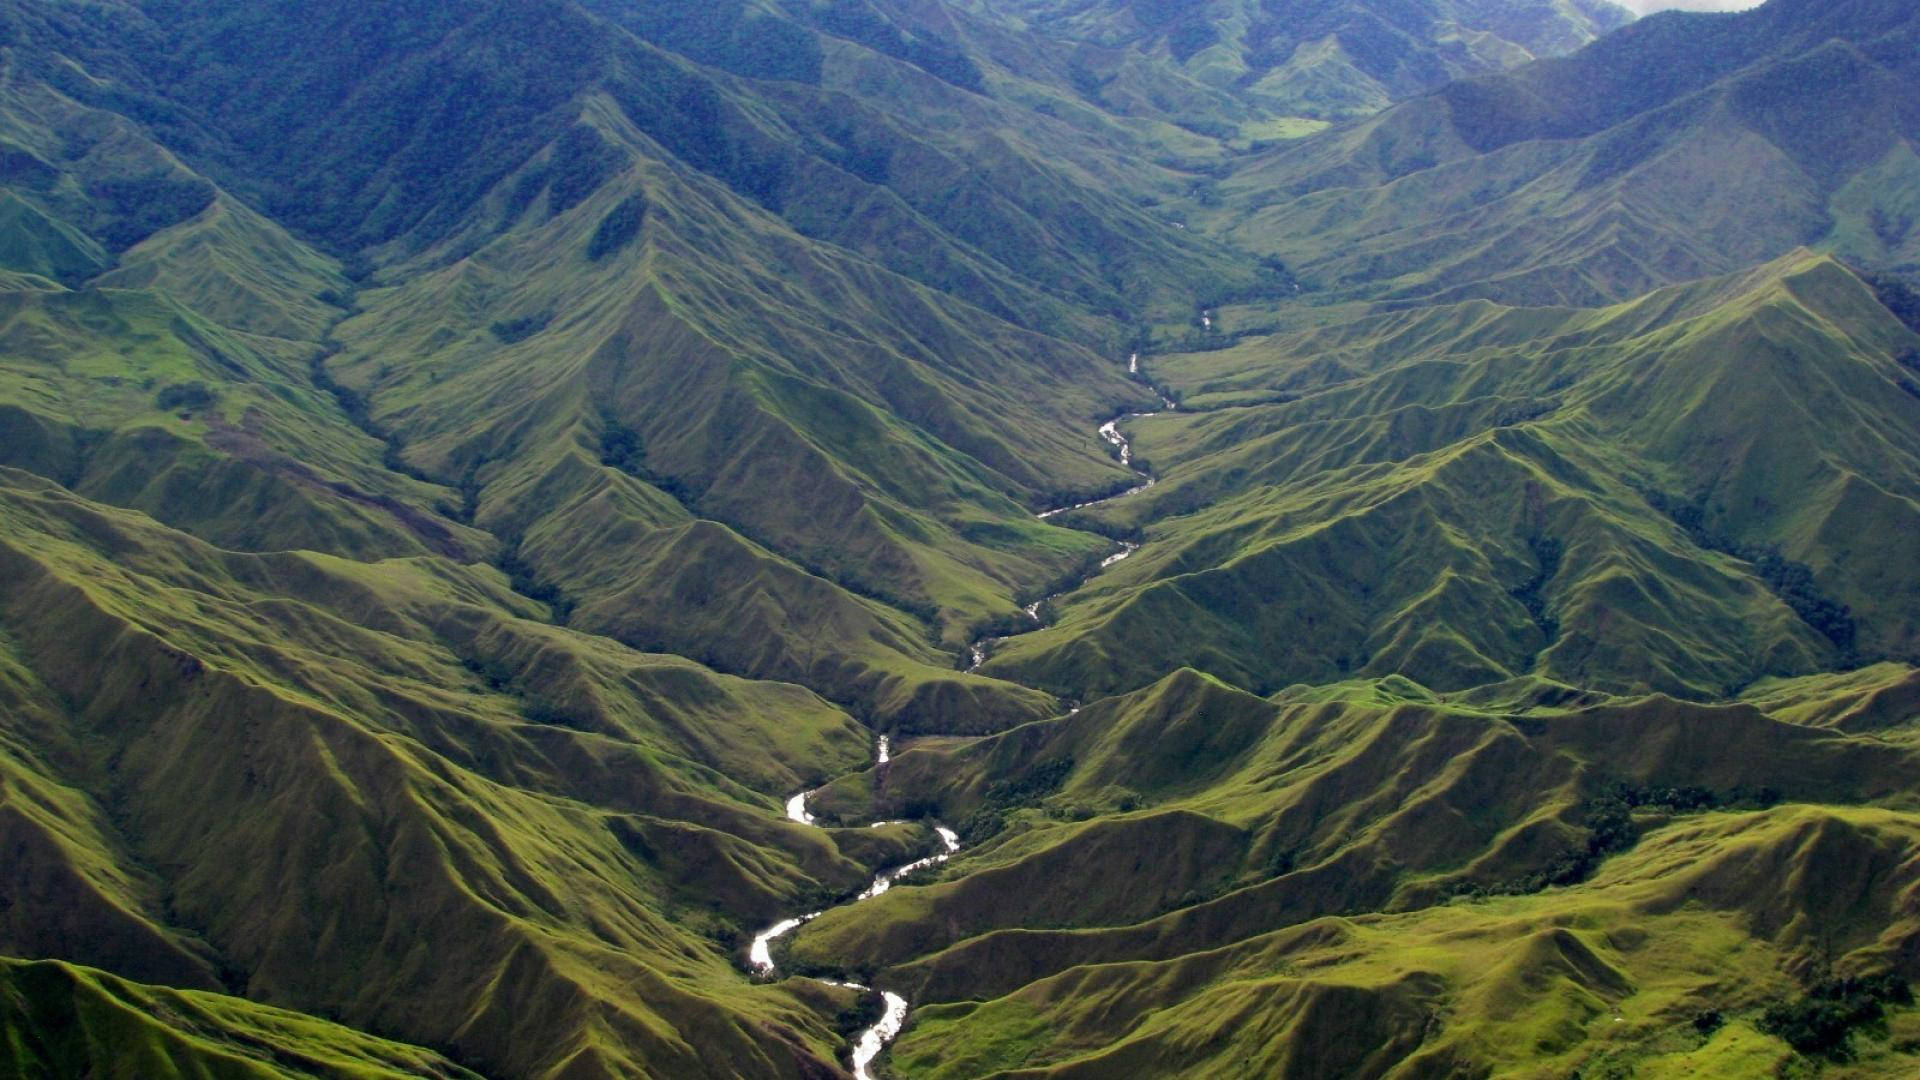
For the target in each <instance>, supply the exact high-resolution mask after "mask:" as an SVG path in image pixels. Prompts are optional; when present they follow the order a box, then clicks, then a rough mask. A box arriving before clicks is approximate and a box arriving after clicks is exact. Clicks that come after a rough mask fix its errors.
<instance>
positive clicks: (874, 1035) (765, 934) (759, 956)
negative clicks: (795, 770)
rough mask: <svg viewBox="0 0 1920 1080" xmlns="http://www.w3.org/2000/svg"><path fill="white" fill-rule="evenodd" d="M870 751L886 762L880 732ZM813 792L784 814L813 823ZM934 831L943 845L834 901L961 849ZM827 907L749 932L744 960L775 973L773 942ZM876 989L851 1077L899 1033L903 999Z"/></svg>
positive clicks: (866, 989)
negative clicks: (876, 1007) (874, 1015)
mask: <svg viewBox="0 0 1920 1080" xmlns="http://www.w3.org/2000/svg"><path fill="white" fill-rule="evenodd" d="M873 756H874V763H875V764H876V765H885V764H886V763H887V762H888V761H890V760H892V742H891V740H889V739H888V738H887V736H885V735H882V736H880V740H879V742H878V743H877V744H875V746H874V755H873ZM812 794H813V792H812V791H803V792H801V793H800V794H798V795H795V796H794V797H793V798H791V799H788V800H787V818H788V819H789V820H791V821H796V822H799V823H800V824H802V825H812V824H814V817H813V815H812V814H811V813H808V811H807V796H809V795H812ZM873 824H874V827H875V828H878V827H879V826H881V825H888V824H894V823H893V822H886V821H876V822H874V823H873ZM933 831H934V833H935V835H937V836H939V838H940V843H941V846H942V848H943V850H941V851H939V852H937V853H935V854H932V855H929V856H927V857H926V858H924V859H915V860H914V861H912V862H910V863H907V864H905V865H902V866H896V867H894V868H893V869H891V870H885V871H882V872H881V873H880V874H878V875H876V876H875V877H874V879H873V882H872V883H871V884H869V885H868V886H867V887H866V889H864V890H862V891H861V893H860V895H858V896H856V897H854V898H853V899H851V900H848V901H847V902H846V903H845V904H841V905H838V906H840V907H845V906H846V905H847V904H857V903H859V902H861V901H862V900H871V899H873V898H874V897H876V896H879V895H880V894H881V893H884V892H886V891H887V890H888V889H891V888H893V883H894V882H896V881H899V880H900V879H901V878H903V877H906V876H907V875H908V874H911V873H913V872H914V871H916V870H924V869H926V868H927V867H929V866H937V865H939V864H940V863H943V862H946V861H947V860H948V859H951V858H953V853H954V852H956V851H959V850H960V836H959V834H958V833H956V832H954V831H953V830H952V829H949V828H947V827H946V826H945V825H938V824H936V825H935V826H934V827H933ZM829 910H831V909H825V908H823V909H821V910H820V911H811V912H808V913H807V914H805V915H796V916H794V917H792V918H790V919H782V920H780V921H779V922H777V923H774V924H773V925H772V926H769V927H767V928H766V929H765V930H762V931H760V933H758V934H756V935H754V939H753V945H752V946H751V947H750V948H749V949H748V950H747V963H748V965H749V966H751V967H752V968H753V972H754V974H756V975H762V976H772V975H773V974H775V973H776V971H777V970H778V968H777V967H776V965H775V964H774V962H773V943H774V941H775V940H776V939H778V938H781V937H784V936H786V935H787V934H790V933H792V932H794V931H795V930H798V929H799V928H800V927H802V926H805V925H806V924H807V923H810V922H812V921H813V920H815V919H817V918H819V917H820V916H822V915H824V914H826V913H827V911H829ZM832 985H834V986H843V987H846V988H847V989H849V990H858V991H860V992H862V993H867V994H871V993H873V992H874V989H873V987H871V986H863V985H861V984H860V983H852V982H836V983H833V984H832ZM879 993H880V1000H881V1003H882V1009H881V1013H880V1019H879V1020H878V1021H876V1022H875V1023H874V1025H873V1026H872V1027H869V1028H867V1029H866V1030H865V1031H862V1032H861V1033H860V1035H859V1037H858V1038H856V1039H855V1040H854V1043H853V1075H854V1077H855V1080H873V1073H872V1071H871V1068H870V1067H871V1066H872V1065H873V1061H874V1059H875V1058H877V1057H879V1056H880V1054H881V1052H882V1051H884V1050H885V1049H886V1048H887V1047H888V1046H890V1045H892V1043H893V1040H894V1039H896V1038H898V1037H899V1035H900V1029H901V1027H902V1026H904V1025H905V1024H906V1022H907V999H906V998H904V997H901V996H900V995H899V994H896V993H894V992H893V991H891V990H882V991H880V992H879Z"/></svg>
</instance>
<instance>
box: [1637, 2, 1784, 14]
mask: <svg viewBox="0 0 1920 1080" xmlns="http://www.w3.org/2000/svg"><path fill="white" fill-rule="evenodd" d="M1618 2H1619V3H1621V4H1623V5H1625V6H1626V7H1627V8H1629V9H1631V10H1632V11H1634V12H1635V13H1636V14H1640V15H1651V14H1653V13H1654V12H1656V11H1669V10H1673V11H1745V10H1747V9H1748V8H1753V7H1759V6H1760V0H1618Z"/></svg>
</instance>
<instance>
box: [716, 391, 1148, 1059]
mask: <svg viewBox="0 0 1920 1080" xmlns="http://www.w3.org/2000/svg"><path fill="white" fill-rule="evenodd" d="M1127 372H1128V373H1129V374H1132V375H1138V374H1140V354H1139V353H1135V354H1133V355H1132V356H1130V357H1128V358H1127ZM1160 402H1161V404H1162V405H1163V406H1165V408H1163V409H1160V410H1156V411H1154V412H1136V413H1122V414H1120V415H1119V416H1116V417H1114V418H1113V419H1111V420H1108V421H1107V422H1106V423H1104V424H1101V425H1100V429H1099V434H1100V437H1101V438H1102V439H1104V440H1106V442H1107V443H1109V444H1110V445H1112V446H1113V447H1114V448H1115V449H1117V450H1118V451H1119V452H1120V464H1122V465H1125V466H1126V467H1128V468H1130V469H1134V471H1135V472H1137V473H1139V475H1140V478H1141V482H1140V483H1139V484H1136V485H1134V486H1133V487H1130V488H1128V489H1126V490H1125V491H1122V492H1120V493H1119V494H1117V495H1109V496H1107V497H1105V498H1102V499H1091V500H1089V501H1087V502H1083V503H1075V504H1073V505H1071V506H1061V507H1056V508H1054V509H1052V510H1047V511H1044V512H1042V513H1040V514H1039V515H1037V516H1038V517H1039V518H1040V519H1041V520H1043V521H1044V520H1050V519H1052V518H1056V517H1059V516H1060V515H1062V514H1067V513H1071V512H1072V511H1075V510H1089V509H1092V508H1093V507H1096V506H1104V505H1105V504H1107V503H1110V502H1115V501H1118V500H1120V499H1124V498H1126V497H1128V496H1130V495H1138V494H1139V493H1140V492H1143V491H1146V490H1147V489H1148V488H1151V487H1153V485H1154V483H1155V481H1154V478H1153V475H1152V474H1151V473H1148V472H1147V471H1146V470H1144V469H1138V468H1135V466H1134V464H1133V444H1132V443H1131V442H1129V441H1128V440H1127V436H1126V433H1125V432H1123V431H1121V430H1120V425H1121V424H1123V423H1126V422H1127V421H1129V420H1143V419H1145V418H1147V417H1149V416H1158V415H1160V414H1161V413H1162V412H1170V411H1173V410H1176V409H1178V408H1179V406H1178V405H1177V404H1175V403H1174V402H1173V400H1172V399H1170V398H1168V397H1166V396H1165V395H1162V396H1161V398H1160ZM1119 545H1120V549H1119V550H1118V551H1116V552H1114V553H1113V554H1111V555H1109V556H1107V557H1106V558H1105V559H1102V560H1101V562H1100V566H1099V570H1096V571H1095V573H1098V572H1100V571H1101V570H1106V569H1107V568H1108V567H1111V566H1113V565H1114V564H1115V563H1118V562H1120V561H1121V560H1123V559H1125V558H1127V557H1128V556H1130V555H1132V554H1133V553H1134V552H1136V551H1139V550H1140V545H1139V544H1137V543H1133V542H1131V541H1124V540H1123V541H1120V542H1119ZM1085 583H1086V581H1085V580H1084V579H1083V580H1082V581H1079V582H1076V583H1074V584H1073V585H1071V586H1069V587H1068V588H1067V589H1065V590H1062V591H1061V592H1059V593H1055V594H1054V595H1053V596H1049V597H1047V598H1046V599H1045V600H1036V601H1034V602H1033V603H1031V604H1028V605H1027V606H1026V608H1025V609H1023V610H1025V611H1026V613H1027V618H1028V619H1030V620H1032V622H1033V623H1034V628H1035V629H1037V628H1038V627H1039V623H1040V607H1041V605H1042V604H1045V603H1046V602H1047V601H1049V600H1053V599H1056V598H1057V597H1060V596H1064V595H1066V593H1067V592H1071V591H1072V590H1073V589H1076V588H1079V587H1080V586H1081V585H1084V584H1085ZM1002 640H1005V639H1004V638H1003V637H995V638H982V639H981V640H979V641H976V642H974V643H973V644H971V645H969V646H968V651H969V653H970V654H971V663H970V665H969V667H968V669H967V670H969V671H972V670H975V669H977V668H979V667H980V665H982V664H984V663H986V660H987V650H988V649H989V647H991V646H992V645H993V644H994V643H995V642H997V641H1002ZM1074 711H1075V712H1078V711H1079V710H1078V709H1075V710H1074ZM891 759H892V742H891V740H890V739H889V738H888V737H887V736H885V735H882V736H880V737H879V739H878V741H877V742H876V743H875V745H874V764H875V766H876V767H877V766H882V765H885V764H887V762H888V761H890V760H891ZM815 790H818V789H808V790H806V791H802V792H800V793H798V794H796V795H794V796H793V797H792V798H790V799H788V800H787V803H786V810H787V819H788V820H789V821H793V822H795V823H797V824H801V825H814V824H817V822H816V821H815V818H814V816H813V814H812V813H811V812H809V811H808V810H807V799H808V797H809V796H811V795H812V794H813V793H814V791H815ZM886 824H891V823H890V822H885V821H876V822H874V823H873V826H874V827H875V828H878V827H879V826H881V825H886ZM933 830H934V833H935V834H936V835H937V836H939V838H940V843H941V845H942V846H943V848H944V850H942V851H939V852H937V853H935V854H933V855H929V856H927V857H925V858H922V859H915V860H914V861H913V862H910V863H907V864H905V865H903V866H896V867H894V868H892V869H890V870H885V871H882V872H881V873H880V874H878V875H876V876H875V877H874V879H873V882H872V884H870V885H868V886H867V887H866V889H864V890H863V891H862V892H861V893H860V894H859V895H858V896H855V897H854V898H853V899H851V900H848V901H845V902H844V903H842V904H838V905H835V906H836V907H845V906H847V905H848V904H858V903H860V902H862V901H864V900H871V899H873V898H874V897H876V896H879V895H880V894H881V893H884V892H886V891H887V890H888V889H890V888H892V887H893V884H894V882H896V881H899V880H900V879H901V878H904V877H906V876H907V875H909V874H912V873H914V872H915V871H918V870H923V869H925V868H927V867H929V866H937V865H939V864H940V863H944V862H946V861H947V860H948V859H950V858H952V857H953V855H954V853H955V852H957V851H959V850H960V836H959V834H958V833H955V832H954V831H953V830H952V829H949V828H947V827H946V826H945V825H942V824H938V823H935V824H934V826H933ZM830 910H833V909H832V908H822V909H821V910H819V911H810V912H807V913H805V914H802V915H795V916H792V917H790V918H786V919H782V920H780V921H779V922H777V923H774V924H773V925H772V926H769V927H767V928H766V929H765V930H762V931H761V932H760V933H758V934H756V935H755V936H754V939H753V944H752V945H751V946H750V947H749V948H748V950H747V964H748V966H749V967H750V968H751V969H752V970H753V973H754V974H756V975H759V976H762V977H771V976H773V975H775V974H776V973H777V972H778V970H779V969H778V965H776V964H775V963H774V959H773V943H774V942H775V941H777V940H778V939H780V938H782V937H784V936H786V935H787V934H790V933H792V932H793V931H795V930H797V929H799V928H800V927H802V926H805V925H806V924H807V923H810V922H812V921H813V920H815V919H817V918H819V917H820V916H822V915H824V914H826V913H827V912H828V911H830ZM824 981H827V982H831V983H832V985H834V986H842V987H846V988H848V989H851V990H859V991H861V992H863V993H876V992H877V993H879V994H880V996H881V1000H882V1002H883V1004H884V1009H883V1010H882V1012H881V1014H880V1019H879V1020H878V1021H876V1022H875V1023H874V1024H873V1026H871V1027H869V1028H867V1029H866V1030H864V1031H862V1032H860V1034H859V1036H858V1037H856V1038H855V1040H854V1043H853V1051H852V1059H853V1061H852V1063H853V1075H854V1077H855V1080H873V1072H872V1065H873V1062H874V1061H875V1060H876V1059H877V1058H879V1056H880V1055H881V1054H882V1053H885V1052H886V1049H887V1047H889V1046H891V1045H893V1041H894V1039H896V1038H898V1037H899V1035H900V1031H901V1029H902V1028H903V1027H904V1026H905V1025H906V1022H907V1013H908V1010H909V1009H910V1008H911V1005H910V1003H909V1002H908V1001H907V999H906V998H905V997H902V996H901V995H899V994H896V993H894V992H893V991H891V990H886V989H880V990H877V991H876V989H875V988H874V987H871V986H864V985H862V984H860V983H852V982H832V980H824Z"/></svg>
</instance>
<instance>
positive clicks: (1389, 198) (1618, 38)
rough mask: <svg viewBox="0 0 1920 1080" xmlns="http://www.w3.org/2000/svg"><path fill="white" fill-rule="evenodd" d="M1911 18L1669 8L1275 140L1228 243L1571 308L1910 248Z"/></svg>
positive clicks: (1915, 71)
mask: <svg viewBox="0 0 1920 1080" xmlns="http://www.w3.org/2000/svg"><path fill="white" fill-rule="evenodd" d="M1916 35H1920V10H1916V9H1915V8H1914V7H1913V6H1912V5H1910V4H1905V3H1896V2H1890V0H1843V2H1838V3H1815V2H1812V0H1775V2H1773V3H1770V4H1768V5H1766V6H1765V7H1763V8H1759V9H1756V10H1754V11H1751V12H1747V13H1744V14H1739V15H1715V16H1685V15H1666V16H1663V17H1661V18H1658V19H1650V20H1647V21H1645V22H1643V23H1639V24H1636V25H1634V26H1632V27H1629V28H1628V29H1625V30H1622V31H1620V32H1619V33H1617V34H1615V35H1613V36H1612V37H1609V38H1607V39H1606V40H1604V41H1602V42H1600V43H1598V44H1596V45H1594V46H1592V47H1591V48H1589V49H1587V50H1585V51H1583V52H1581V53H1579V54H1578V55H1576V56H1572V57H1569V58H1567V59H1564V60H1553V61H1545V62H1542V63H1539V64H1535V65H1532V66H1529V67H1526V68H1524V69H1521V70H1519V71H1516V72H1513V73H1511V74H1507V75H1499V76H1489V77H1486V78H1482V79H1474V80H1468V81H1464V82H1459V83H1455V84H1452V85H1450V86H1448V87H1446V88H1445V89H1443V90H1440V91H1438V92H1437V93H1434V94H1432V95H1428V96H1426V97H1422V98H1418V99H1415V100H1413V101H1409V102H1407V103H1405V104H1403V105H1401V106H1398V107H1396V108H1395V109H1393V110H1391V111H1389V112H1387V113H1385V114H1382V115H1381V116H1379V117H1376V118H1374V119H1373V120H1370V121H1368V122H1366V123H1364V124H1360V125H1358V126H1355V127H1353V128H1350V129H1348V130H1345V131H1343V132H1340V133H1338V134H1336V135H1331V136H1329V137H1328V138H1326V139H1321V140H1315V141H1313V142H1312V143H1309V144H1301V145H1296V146H1292V147H1289V148H1287V149H1284V150H1280V151H1276V152H1274V153H1273V154H1272V155H1271V156H1270V157H1269V158H1268V160H1266V161H1264V162H1261V163H1260V164H1258V165H1256V166H1253V167H1251V168H1248V169H1246V170H1244V171H1243V172H1241V173H1240V174H1239V175H1238V176H1237V177H1235V179H1234V180H1233V181H1232V183H1231V185H1230V190H1231V191H1232V194H1231V195H1229V196H1228V198H1229V201H1231V202H1233V204H1234V206H1235V209H1236V211H1237V214H1236V216H1235V217H1234V221H1235V225H1234V230H1235V231H1234V235H1235V236H1236V237H1238V238H1240V239H1241V240H1242V241H1243V242H1255V243H1261V244H1262V245H1263V246H1268V243H1267V242H1268V241H1271V244H1270V246H1271V247H1272V248H1273V249H1274V250H1276V251H1277V253H1278V254H1279V255H1280V256H1281V257H1282V258H1284V259H1286V260H1287V261H1288V262H1289V264H1290V265H1292V266H1293V267H1294V268H1295V270H1296V271H1299V272H1301V273H1302V274H1303V275H1304V276H1307V277H1310V278H1313V279H1316V281H1317V283H1318V284H1320V285H1322V286H1324V287H1327V288H1331V289H1346V288H1348V287H1350V286H1358V287H1362V288H1364V289H1365V290H1367V291H1369V292H1370V293H1371V294H1374V295H1380V294H1387V295H1393V296H1405V297H1412V296H1420V297H1430V298H1459V297H1467V296H1486V297H1492V298H1495V299H1500V300H1505V301H1509V302H1518V303H1556V302H1571V303H1578V304H1587V303H1594V302H1600V301H1609V300H1619V299H1623V298H1626V297H1629V296H1633V295H1635V294H1637V293H1640V292H1643V291H1645V290H1647V289H1649V288H1653V287H1655V286H1658V285H1663V284H1668V283H1671V282H1676V281H1682V280H1686V279H1688V278H1693V277H1698V276H1701V275H1704V274H1713V273H1724V272H1727V271H1730V270H1734V269H1738V268H1740V267H1742V266H1746V265H1750V264H1752V263H1754V262H1756V261H1761V260H1766V259H1771V258H1775V257H1778V256H1779V255H1781V254H1784V253H1785V252H1787V251H1790V250H1792V249H1794V248H1796V247H1798V246H1801V245H1811V246H1818V247H1821V248H1824V249H1827V250H1831V251H1834V252H1837V253H1840V254H1842V255H1845V256H1847V257H1849V258H1854V259H1858V260H1861V261H1863V262H1865V263H1867V264H1869V265H1878V266H1913V265H1916V264H1920V229H1916V224H1917V223H1920V204H1916V203H1915V202H1914V192H1915V190H1916V187H1920V156H1916V154H1915V145H1916V140H1920V110H1917V109H1916V108H1915V105H1914V100H1915V99H1914V95H1913V93H1912V89H1913V87H1914V85H1915V81H1916V79H1920V50H1915V49H1914V48H1913V45H1914V42H1915V40H1916Z"/></svg>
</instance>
